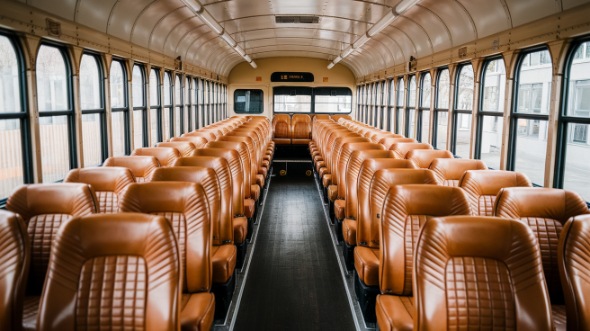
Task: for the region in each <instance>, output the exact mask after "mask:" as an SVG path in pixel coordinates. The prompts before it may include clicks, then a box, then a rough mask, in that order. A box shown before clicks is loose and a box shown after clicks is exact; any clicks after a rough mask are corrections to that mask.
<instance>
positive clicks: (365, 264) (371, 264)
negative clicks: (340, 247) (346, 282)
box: [354, 246, 379, 286]
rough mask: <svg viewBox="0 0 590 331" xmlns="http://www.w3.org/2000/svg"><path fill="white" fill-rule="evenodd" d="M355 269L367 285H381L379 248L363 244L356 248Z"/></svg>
mask: <svg viewBox="0 0 590 331" xmlns="http://www.w3.org/2000/svg"><path fill="white" fill-rule="evenodd" d="M354 269H355V270H356V273H357V274H358V276H359V278H360V280H361V281H362V282H363V283H364V284H365V285H367V286H378V285H379V249H378V248H369V247H363V246H356V247H355V248H354Z"/></svg>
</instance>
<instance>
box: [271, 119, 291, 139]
mask: <svg viewBox="0 0 590 331" xmlns="http://www.w3.org/2000/svg"><path fill="white" fill-rule="evenodd" d="M272 132H273V137H274V138H287V139H290V138H291V117H290V116H289V115H287V114H275V115H274V116H273V118H272Z"/></svg>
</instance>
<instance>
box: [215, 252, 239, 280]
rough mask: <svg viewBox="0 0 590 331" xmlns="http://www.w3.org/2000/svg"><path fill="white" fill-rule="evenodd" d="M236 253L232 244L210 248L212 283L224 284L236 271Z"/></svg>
mask: <svg viewBox="0 0 590 331" xmlns="http://www.w3.org/2000/svg"><path fill="white" fill-rule="evenodd" d="M237 252H238V251H237V248H236V245H233V244H227V245H220V246H212V247H211V261H212V264H213V283H217V284H225V283H227V281H228V280H229V279H230V278H231V276H232V275H233V273H234V270H235V269H236V258H237Z"/></svg>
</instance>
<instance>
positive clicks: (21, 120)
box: [0, 34, 32, 200]
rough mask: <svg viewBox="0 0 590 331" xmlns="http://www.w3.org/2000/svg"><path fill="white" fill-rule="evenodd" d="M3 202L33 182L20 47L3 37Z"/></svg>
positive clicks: (0, 170) (0, 76) (0, 71)
mask: <svg viewBox="0 0 590 331" xmlns="http://www.w3.org/2000/svg"><path fill="white" fill-rule="evenodd" d="M0 54H2V57H0V173H1V174H2V175H1V176H0V200H3V199H4V198H6V197H8V196H9V195H10V194H11V193H12V190H13V189H14V188H15V187H17V186H19V185H21V184H24V183H27V182H30V179H31V178H30V175H29V174H28V173H27V172H26V171H27V170H25V169H31V168H32V167H30V166H27V165H26V162H25V158H26V157H28V156H30V154H29V148H28V145H26V144H25V143H24V141H23V139H22V137H23V133H25V134H26V132H27V127H28V125H27V124H28V116H27V113H26V111H25V109H26V107H24V105H23V104H22V102H23V99H24V98H23V97H24V95H23V87H24V84H23V79H24V77H23V74H22V73H23V72H24V71H23V70H22V69H23V68H22V63H21V60H20V57H19V56H18V53H17V45H16V44H15V43H13V42H12V40H11V39H10V38H9V37H7V36H4V35H1V34H0Z"/></svg>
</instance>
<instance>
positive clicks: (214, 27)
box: [197, 8, 223, 35]
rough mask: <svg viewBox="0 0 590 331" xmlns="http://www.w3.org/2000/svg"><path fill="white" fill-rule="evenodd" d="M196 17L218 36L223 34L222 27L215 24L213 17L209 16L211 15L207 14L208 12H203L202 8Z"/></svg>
mask: <svg viewBox="0 0 590 331" xmlns="http://www.w3.org/2000/svg"><path fill="white" fill-rule="evenodd" d="M197 15H199V18H200V19H201V21H203V22H204V23H205V24H207V26H209V27H210V28H211V30H213V32H215V33H217V34H218V35H221V34H222V33H223V27H222V26H221V25H219V23H217V21H216V20H215V19H214V18H213V16H211V14H209V12H208V11H206V10H205V8H203V9H202V10H201V12H199V13H197Z"/></svg>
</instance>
